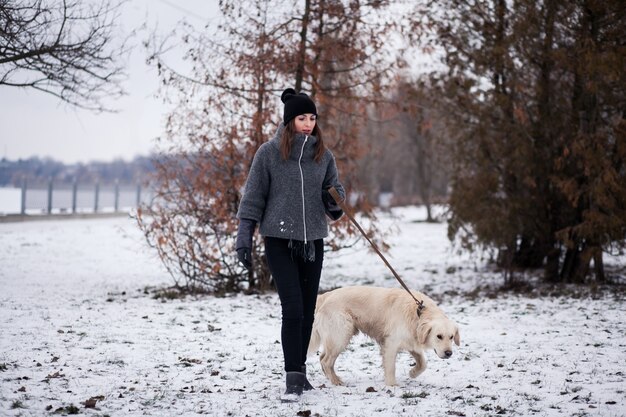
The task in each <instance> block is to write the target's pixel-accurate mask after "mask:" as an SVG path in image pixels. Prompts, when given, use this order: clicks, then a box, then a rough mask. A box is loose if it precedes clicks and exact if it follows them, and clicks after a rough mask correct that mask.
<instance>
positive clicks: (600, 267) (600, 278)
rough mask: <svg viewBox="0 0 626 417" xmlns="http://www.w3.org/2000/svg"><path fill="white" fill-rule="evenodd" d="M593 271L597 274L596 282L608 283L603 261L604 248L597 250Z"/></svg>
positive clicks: (594, 256)
mask: <svg viewBox="0 0 626 417" xmlns="http://www.w3.org/2000/svg"><path fill="white" fill-rule="evenodd" d="M593 269H594V272H595V274H596V281H597V282H599V283H605V282H606V276H605V275H604V261H603V260H602V248H597V249H596V252H595V253H594V254H593Z"/></svg>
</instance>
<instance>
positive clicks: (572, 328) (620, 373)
mask: <svg viewBox="0 0 626 417" xmlns="http://www.w3.org/2000/svg"><path fill="white" fill-rule="evenodd" d="M393 213H394V216H389V215H383V216H382V219H381V224H382V225H383V229H386V230H387V231H388V232H389V233H390V235H389V237H388V238H387V241H388V243H391V245H392V248H391V250H390V252H389V259H390V262H391V263H392V265H394V267H395V268H396V270H397V271H398V272H399V273H400V275H401V276H402V277H403V278H404V279H405V281H406V282H407V284H408V285H409V286H410V287H412V288H414V289H418V290H422V291H424V292H426V293H427V294H429V295H431V296H432V297H433V298H434V299H435V300H437V301H438V303H439V304H440V306H441V307H442V308H443V309H444V311H446V313H447V314H448V316H449V317H450V318H452V319H454V320H456V321H457V322H458V323H459V324H460V328H461V347H460V348H458V350H457V351H456V352H455V353H454V355H453V357H452V358H451V359H450V360H447V361H444V360H440V359H438V358H437V357H436V356H435V354H434V353H432V352H429V353H428V354H427V359H428V368H427V370H426V372H424V373H423V374H422V375H420V376H419V377H418V378H417V379H410V378H409V376H408V371H409V367H410V364H411V358H410V356H409V355H408V354H406V353H403V354H401V355H400V356H399V357H398V366H397V369H398V371H397V377H398V383H399V385H398V386H397V387H386V386H385V385H384V381H383V374H382V370H381V367H380V356H379V354H378V348H377V346H376V345H375V344H374V343H373V342H372V341H371V340H369V339H367V338H365V337H363V336H357V337H355V338H354V339H353V341H352V343H351V345H350V347H349V348H348V350H347V351H346V352H345V353H344V354H343V355H341V356H340V357H339V359H338V363H337V367H336V369H337V373H338V374H339V375H340V376H341V377H342V378H343V379H344V381H346V383H347V384H348V385H347V386H345V387H335V386H332V385H330V384H329V382H328V381H327V380H326V378H325V377H324V375H323V374H322V372H321V369H320V366H319V362H318V360H317V358H316V357H313V358H309V362H308V367H309V379H310V380H311V382H312V383H313V385H314V386H315V387H317V389H316V390H315V391H313V392H308V393H305V395H303V397H302V399H301V401H299V402H296V403H291V404H283V403H280V401H279V397H280V394H281V393H282V391H283V380H284V377H283V372H282V359H281V358H282V355H281V348H280V344H279V339H280V306H279V301H278V297H277V296H276V295H275V294H273V293H272V294H265V295H259V296H233V297H226V298H215V297H209V296H199V297H187V298H185V299H174V300H162V299H155V298H153V296H152V295H153V294H152V291H151V288H154V287H163V286H167V285H170V284H171V280H170V277H169V276H168V274H167V273H166V272H165V270H164V268H163V267H162V266H161V264H160V261H159V260H158V259H157V258H156V255H155V253H154V252H153V251H152V250H151V249H149V248H148V247H147V246H146V244H145V242H144V241H143V239H142V236H141V234H140V232H139V231H138V229H137V228H136V226H135V224H134V222H133V220H131V219H127V218H114V219H93V220H59V221H47V222H31V223H13V224H11V223H6V224H0V415H10V416H18V415H23V416H41V415H51V414H54V413H60V414H71V413H81V414H87V415H100V416H104V415H115V416H126V415H171V416H174V415H196V414H207V415H214V416H296V415H298V416H309V415H310V416H324V417H326V416H450V415H452V416H486V415H505V416H513V415H516V416H529V415H537V416H574V415H575V416H624V415H626V395H625V392H626V384H625V383H624V381H625V379H626V325H625V322H626V303H625V302H624V300H623V299H622V295H619V296H618V295H612V294H611V293H610V292H608V291H598V292H583V294H586V295H583V296H579V295H576V294H577V291H570V292H568V294H571V295H569V296H565V295H559V296H547V295H541V294H542V293H539V292H535V293H528V294H525V295H524V294H521V293H508V294H500V295H498V296H493V295H491V296H490V294H491V291H489V290H488V288H494V286H497V285H498V284H499V283H500V282H501V280H502V278H501V275H500V274H499V273H497V272H494V271H492V270H490V269H489V268H487V267H486V266H485V264H484V263H483V262H481V261H479V260H472V259H470V258H469V257H467V256H466V255H463V256H461V255H458V254H456V253H455V251H453V250H451V249H450V244H449V242H448V241H447V239H446V226H445V224H427V223H422V222H416V221H415V220H418V219H423V218H424V217H425V214H424V212H423V211H422V210H421V209H419V208H404V209H396V210H394V212H393ZM625 261H626V259H625V258H624V257H622V258H612V259H607V263H608V264H609V265H611V264H612V265H613V266H614V268H623V265H624V264H626V262H625ZM622 271H623V269H622ZM622 274H623V272H622ZM350 284H361V285H363V284H365V285H379V286H386V287H393V286H397V283H396V282H395V280H394V278H393V276H392V275H391V273H390V272H389V271H388V270H386V268H385V266H384V265H383V263H382V262H381V261H380V260H379V259H378V258H377V256H376V255H375V254H373V253H372V252H370V251H367V250H366V248H365V246H364V245H357V247H355V248H353V249H350V250H349V251H344V252H341V253H338V254H327V256H326V268H325V269H324V273H323V276H322V284H321V286H322V288H323V289H329V288H333V287H337V286H343V285H350ZM478 287H480V288H482V290H481V291H476V292H474V293H473V294H472V293H470V291H471V290H472V289H474V288H478ZM468 293H469V294H468Z"/></svg>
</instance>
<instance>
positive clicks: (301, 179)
mask: <svg viewBox="0 0 626 417" xmlns="http://www.w3.org/2000/svg"><path fill="white" fill-rule="evenodd" d="M308 139H309V136H308V135H305V136H304V143H303V144H302V149H300V159H298V167H299V168H300V184H302V187H301V192H302V224H303V225H304V244H305V247H306V208H305V207H304V174H303V172H302V155H304V145H306V141H307V140H308Z"/></svg>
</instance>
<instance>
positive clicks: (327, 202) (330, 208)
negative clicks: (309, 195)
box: [322, 190, 343, 220]
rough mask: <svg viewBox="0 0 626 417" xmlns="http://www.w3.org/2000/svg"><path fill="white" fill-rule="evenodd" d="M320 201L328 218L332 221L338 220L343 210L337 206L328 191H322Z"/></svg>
mask: <svg viewBox="0 0 626 417" xmlns="http://www.w3.org/2000/svg"><path fill="white" fill-rule="evenodd" d="M322 201H323V202H324V208H325V209H326V214H327V215H328V217H330V218H331V219H333V220H338V219H339V218H340V217H341V216H342V215H343V210H342V209H341V207H339V204H337V202H336V201H335V199H334V198H333V196H332V195H331V194H330V192H329V191H328V190H322Z"/></svg>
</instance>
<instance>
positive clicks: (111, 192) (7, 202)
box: [0, 185, 151, 215]
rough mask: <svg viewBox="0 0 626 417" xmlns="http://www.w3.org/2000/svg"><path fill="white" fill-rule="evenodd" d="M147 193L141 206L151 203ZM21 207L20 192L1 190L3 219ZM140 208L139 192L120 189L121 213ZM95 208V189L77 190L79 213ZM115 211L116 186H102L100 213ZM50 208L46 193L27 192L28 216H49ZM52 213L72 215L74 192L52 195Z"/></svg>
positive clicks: (59, 190)
mask: <svg viewBox="0 0 626 417" xmlns="http://www.w3.org/2000/svg"><path fill="white" fill-rule="evenodd" d="M149 194H150V193H149V191H148V190H144V191H142V194H141V201H142V203H148V202H149V201H150V198H151V196H150V195H149ZM21 204H22V190H21V189H20V188H12V187H0V215H6V214H19V213H20V211H21ZM136 205H137V188H136V187H134V186H132V185H129V186H120V194H119V202H118V209H119V210H121V211H128V210H130V209H131V208H133V207H135V206H136ZM94 207H95V187H94V186H90V187H82V188H81V187H78V190H77V192H76V211H77V212H83V213H84V212H93V210H94ZM114 207H115V189H114V187H113V186H107V187H105V186H101V187H100V191H99V195H98V211H103V212H111V211H113V209H114ZM47 208H48V190H47V189H37V188H32V189H28V191H27V192H26V212H27V213H28V214H42V213H46V211H47ZM52 212H53V213H71V212H72V188H71V187H63V188H62V187H59V188H57V189H55V190H54V191H53V193H52Z"/></svg>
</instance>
